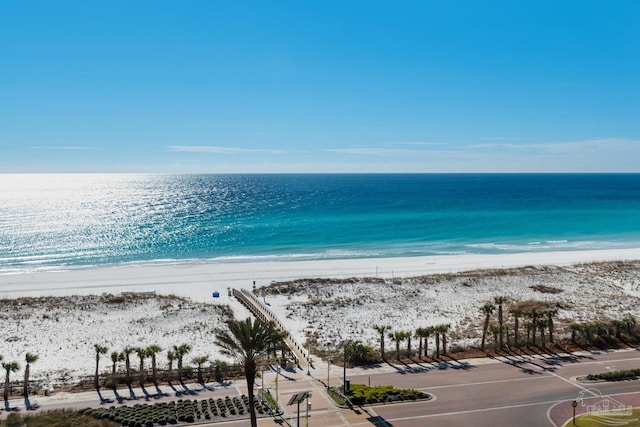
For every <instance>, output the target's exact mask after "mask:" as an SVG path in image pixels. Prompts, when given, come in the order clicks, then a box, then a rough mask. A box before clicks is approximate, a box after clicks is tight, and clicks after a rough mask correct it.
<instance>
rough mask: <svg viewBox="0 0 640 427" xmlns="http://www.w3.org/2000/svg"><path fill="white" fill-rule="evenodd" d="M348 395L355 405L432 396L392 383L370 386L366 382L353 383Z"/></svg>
mask: <svg viewBox="0 0 640 427" xmlns="http://www.w3.org/2000/svg"><path fill="white" fill-rule="evenodd" d="M347 397H348V398H349V400H350V401H351V403H353V404H354V405H366V404H372V403H384V402H393V401H399V400H403V401H404V400H417V399H428V398H429V397H430V396H429V395H428V394H426V393H423V392H421V391H418V390H411V389H400V388H395V387H393V386H390V385H382V386H375V387H369V386H366V385H364V384H351V387H350V388H349V390H348V391H347Z"/></svg>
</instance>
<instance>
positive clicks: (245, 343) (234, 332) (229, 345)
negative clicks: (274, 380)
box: [216, 318, 284, 427]
mask: <svg viewBox="0 0 640 427" xmlns="http://www.w3.org/2000/svg"><path fill="white" fill-rule="evenodd" d="M228 325H229V329H228V330H224V331H218V332H217V333H216V342H217V344H218V345H219V346H220V347H222V350H223V351H222V352H223V353H224V354H227V355H230V356H233V357H236V358H238V359H240V360H241V363H242V366H243V368H244V375H245V378H246V379H247V395H248V398H249V415H250V418H251V427H257V425H258V422H257V420H256V410H255V403H254V402H255V398H254V391H253V387H254V384H255V380H256V374H257V366H258V361H257V359H258V357H259V356H260V355H261V354H262V353H264V352H265V351H266V350H267V349H268V348H269V346H270V345H272V344H275V343H277V341H282V340H283V339H284V334H283V333H279V332H276V328H275V324H274V323H273V322H269V323H263V322H261V321H259V320H257V319H256V320H255V321H252V320H251V318H247V319H246V320H240V321H230V322H228Z"/></svg>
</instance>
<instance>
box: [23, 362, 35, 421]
mask: <svg viewBox="0 0 640 427" xmlns="http://www.w3.org/2000/svg"><path fill="white" fill-rule="evenodd" d="M37 360H38V355H37V354H33V353H27V354H26V355H25V357H24V361H25V362H26V366H25V368H24V387H23V395H24V401H25V403H26V406H27V408H29V407H30V406H31V404H30V403H29V370H30V369H31V364H32V363H36V361H37Z"/></svg>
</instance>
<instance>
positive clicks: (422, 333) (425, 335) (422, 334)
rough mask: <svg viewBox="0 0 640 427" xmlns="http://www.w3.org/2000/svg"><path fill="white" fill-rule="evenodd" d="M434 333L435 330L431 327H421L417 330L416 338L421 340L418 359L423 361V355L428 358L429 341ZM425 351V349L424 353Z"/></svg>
mask: <svg viewBox="0 0 640 427" xmlns="http://www.w3.org/2000/svg"><path fill="white" fill-rule="evenodd" d="M432 333H433V328H431V327H428V328H422V327H421V328H417V329H416V331H415V334H416V337H417V338H419V340H420V341H419V344H418V359H421V358H422V355H423V354H424V355H425V356H427V345H428V340H429V337H430V336H431V334H432ZM423 349H424V353H423Z"/></svg>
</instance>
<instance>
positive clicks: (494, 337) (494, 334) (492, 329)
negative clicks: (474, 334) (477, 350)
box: [489, 325, 502, 353]
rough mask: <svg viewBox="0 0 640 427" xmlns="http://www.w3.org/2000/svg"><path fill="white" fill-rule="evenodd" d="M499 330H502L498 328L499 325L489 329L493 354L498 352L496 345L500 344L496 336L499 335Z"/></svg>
mask: <svg viewBox="0 0 640 427" xmlns="http://www.w3.org/2000/svg"><path fill="white" fill-rule="evenodd" d="M501 329H502V328H500V325H491V327H490V328H489V331H490V332H491V334H493V352H494V353H497V352H498V344H499V343H500V341H499V339H498V335H499V334H500V330H501Z"/></svg>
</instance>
